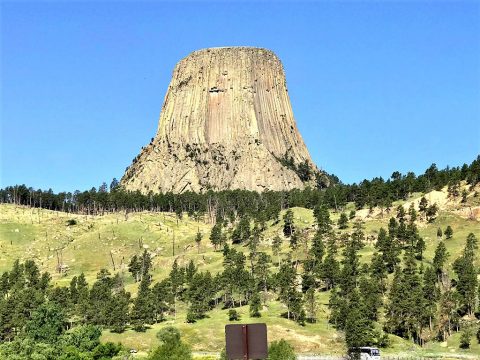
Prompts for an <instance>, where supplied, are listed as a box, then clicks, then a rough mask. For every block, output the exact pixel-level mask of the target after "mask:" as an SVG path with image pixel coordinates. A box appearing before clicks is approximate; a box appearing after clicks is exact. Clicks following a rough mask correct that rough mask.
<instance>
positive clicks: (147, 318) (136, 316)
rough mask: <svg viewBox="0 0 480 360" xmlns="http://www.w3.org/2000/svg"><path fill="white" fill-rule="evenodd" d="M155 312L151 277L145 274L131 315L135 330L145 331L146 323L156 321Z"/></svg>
mask: <svg viewBox="0 0 480 360" xmlns="http://www.w3.org/2000/svg"><path fill="white" fill-rule="evenodd" d="M145 275H147V274H145ZM154 314H155V306H154V304H153V296H152V293H151V289H150V277H149V276H143V279H142V280H141V281H140V285H139V287H138V294H137V297H136V298H135V300H134V302H133V308H132V312H131V315H130V319H131V323H132V325H133V328H134V329H135V331H145V329H146V327H145V325H147V324H153V323H154V322H155V321H154Z"/></svg>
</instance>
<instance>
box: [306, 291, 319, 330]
mask: <svg viewBox="0 0 480 360" xmlns="http://www.w3.org/2000/svg"><path fill="white" fill-rule="evenodd" d="M305 306H306V308H307V319H308V321H309V322H311V323H314V322H316V321H317V301H316V299H315V289H313V288H310V289H308V290H307V292H306V293H305Z"/></svg>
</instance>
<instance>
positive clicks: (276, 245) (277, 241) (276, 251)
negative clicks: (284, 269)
mask: <svg viewBox="0 0 480 360" xmlns="http://www.w3.org/2000/svg"><path fill="white" fill-rule="evenodd" d="M281 246H282V238H281V237H280V236H278V235H276V236H275V237H274V238H273V240H272V252H273V255H274V256H276V257H277V259H278V261H277V264H280V249H281Z"/></svg>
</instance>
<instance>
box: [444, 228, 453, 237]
mask: <svg viewBox="0 0 480 360" xmlns="http://www.w3.org/2000/svg"><path fill="white" fill-rule="evenodd" d="M452 236H453V229H452V227H451V226H450V225H448V226H447V228H446V229H445V239H451V238H452Z"/></svg>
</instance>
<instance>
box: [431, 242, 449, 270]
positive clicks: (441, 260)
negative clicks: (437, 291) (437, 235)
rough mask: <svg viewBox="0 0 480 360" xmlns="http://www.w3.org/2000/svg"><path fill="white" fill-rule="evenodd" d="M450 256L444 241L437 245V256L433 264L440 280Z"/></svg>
mask: <svg viewBox="0 0 480 360" xmlns="http://www.w3.org/2000/svg"><path fill="white" fill-rule="evenodd" d="M448 256H449V253H448V251H447V248H446V247H445V243H444V242H443V241H440V242H439V243H438V245H437V248H436V249H435V255H434V257H433V262H432V265H433V269H434V270H435V272H436V273H437V276H438V277H439V279H440V276H441V275H442V274H443V272H444V266H445V262H446V261H447V259H448Z"/></svg>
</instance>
